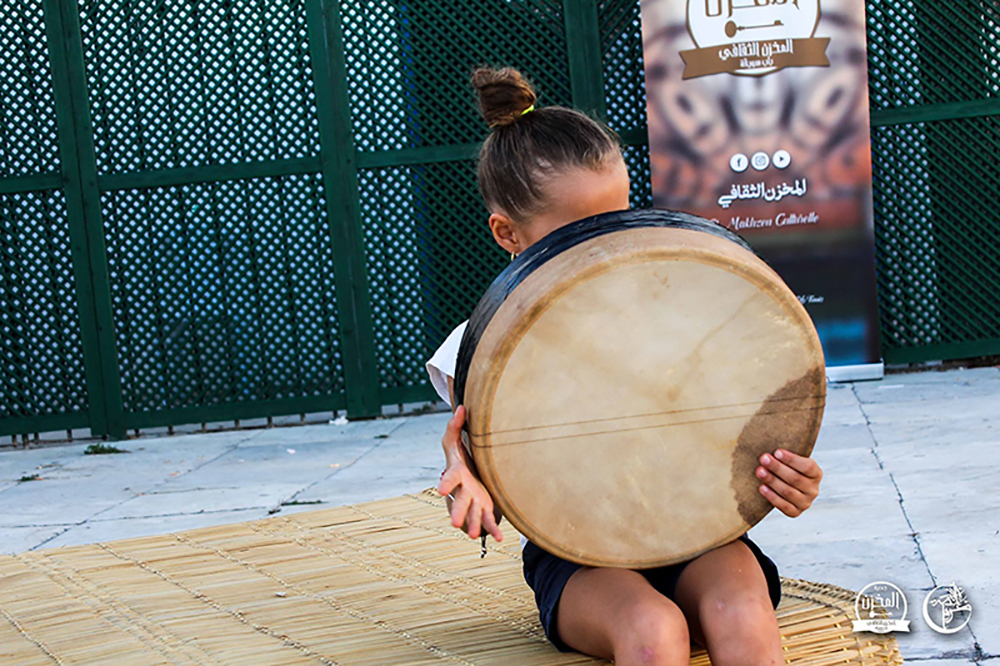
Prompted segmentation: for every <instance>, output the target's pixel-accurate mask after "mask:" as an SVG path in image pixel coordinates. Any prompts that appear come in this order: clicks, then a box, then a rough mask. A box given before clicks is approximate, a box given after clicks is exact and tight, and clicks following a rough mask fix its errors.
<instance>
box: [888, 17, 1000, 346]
mask: <svg viewBox="0 0 1000 666" xmlns="http://www.w3.org/2000/svg"><path fill="white" fill-rule="evenodd" d="M868 37H869V39H868V42H869V85H870V96H871V104H872V109H873V111H874V114H873V119H875V120H877V119H878V118H879V112H890V111H892V110H894V109H900V108H903V109H913V110H915V111H916V112H917V113H919V112H920V111H921V107H927V106H928V105H935V104H951V105H952V106H951V107H948V110H947V111H941V112H938V115H937V118H935V119H934V120H933V121H928V122H912V123H905V124H895V125H886V126H882V127H875V128H874V129H873V131H872V140H873V161H874V164H873V167H874V174H873V181H874V197H875V213H876V215H875V220H876V236H877V243H876V250H877V253H878V280H879V298H880V309H881V318H882V336H883V347H884V349H885V352H886V355H887V358H888V359H889V360H894V359H898V360H904V361H915V360H924V359H925V358H928V359H929V358H940V357H941V355H942V353H941V352H940V351H937V350H935V349H934V346H935V345H942V344H944V345H949V344H960V343H974V342H976V341H979V340H996V339H1000V304H998V303H997V302H996V299H993V298H983V297H982V295H983V294H989V293H996V291H997V290H1000V252H998V251H997V249H996V246H995V244H993V243H991V242H989V241H987V240H986V239H992V238H995V237H996V235H997V234H998V233H1000V212H998V211H1000V115H993V116H984V117H969V118H961V117H960V118H956V119H951V120H948V119H947V117H948V116H947V114H948V113H952V114H954V115H961V114H962V112H963V109H964V108H967V107H965V103H968V102H977V103H981V101H982V100H988V99H995V98H997V97H1000V6H998V5H997V3H995V2H992V1H986V0H973V1H970V2H964V3H919V2H915V1H913V0H903V1H899V2H891V3H890V2H874V1H871V2H869V3H868ZM942 117H943V118H945V119H938V118H942ZM876 124H878V123H876ZM927 346H930V351H928V352H927V353H926V354H925V353H923V352H921V351H920V348H921V347H927Z"/></svg>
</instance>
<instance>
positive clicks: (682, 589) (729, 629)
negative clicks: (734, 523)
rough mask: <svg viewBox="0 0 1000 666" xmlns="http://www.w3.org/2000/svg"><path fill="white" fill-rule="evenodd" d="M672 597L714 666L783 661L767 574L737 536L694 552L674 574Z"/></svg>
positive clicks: (756, 665)
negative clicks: (699, 553) (712, 547)
mask: <svg viewBox="0 0 1000 666" xmlns="http://www.w3.org/2000/svg"><path fill="white" fill-rule="evenodd" d="M674 598H675V599H676V600H677V605H678V606H680V607H681V608H682V609H683V610H684V614H685V616H686V617H687V620H688V627H689V628H690V631H691V636H692V638H694V640H695V641H697V642H698V644H699V645H702V646H704V647H705V648H706V649H707V650H708V655H709V657H710V658H711V659H712V664H713V665H714V666H737V665H745V666H764V665H772V664H775V665H777V664H784V663H785V660H784V656H783V655H782V650H781V632H780V630H779V629H778V620H777V617H776V616H775V614H774V607H773V605H772V603H771V598H770V596H769V595H768V591H767V579H766V578H765V577H764V572H763V571H761V568H760V564H759V563H758V562H757V558H756V557H754V554H753V552H752V551H751V550H750V548H749V547H748V546H747V545H746V544H745V543H743V542H742V541H733V542H731V543H728V544H726V545H725V546H721V547H719V548H716V549H715V550H711V551H709V552H707V553H705V554H704V555H700V556H699V557H697V558H695V559H694V560H693V561H692V562H691V563H690V564H688V565H687V566H686V567H685V568H684V571H683V572H681V575H680V577H679V578H678V579H677V588H676V590H675V594H674Z"/></svg>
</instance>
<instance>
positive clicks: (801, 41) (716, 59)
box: [680, 0, 830, 79]
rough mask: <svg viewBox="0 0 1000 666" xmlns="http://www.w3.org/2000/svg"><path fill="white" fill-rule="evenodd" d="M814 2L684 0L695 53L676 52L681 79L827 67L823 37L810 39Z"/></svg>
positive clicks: (826, 39) (817, 12) (815, 14)
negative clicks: (681, 66)
mask: <svg viewBox="0 0 1000 666" xmlns="http://www.w3.org/2000/svg"><path fill="white" fill-rule="evenodd" d="M819 3H820V0H688V4H687V27H688V32H689V33H691V38H692V39H693V40H694V43H695V45H696V46H697V47H698V48H696V49H690V50H688V51H681V52H680V55H681V58H683V60H684V64H685V68H684V78H685V79H694V78H698V77H701V76H709V75H711V74H721V73H723V72H728V73H730V74H736V75H739V76H763V75H765V74H770V73H771V72H777V71H779V70H782V69H784V68H785V67H829V66H830V61H829V60H828V59H827V57H826V48H827V46H829V44H830V38H829V37H821V38H817V37H814V34H815V32H816V25H817V24H818V23H819V16H820V7H819Z"/></svg>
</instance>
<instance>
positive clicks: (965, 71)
mask: <svg viewBox="0 0 1000 666" xmlns="http://www.w3.org/2000/svg"><path fill="white" fill-rule="evenodd" d="M943 4H944V3H919V4H918V3H917V2H915V1H909V0H894V1H893V2H875V1H874V0H872V1H870V2H869V28H870V30H869V32H870V50H871V53H870V64H871V85H872V95H871V98H872V110H873V111H872V118H873V123H874V125H875V126H876V129H875V130H874V132H873V141H874V148H875V191H876V213H877V225H878V239H879V248H878V251H879V294H880V297H881V303H882V324H883V339H884V340H885V354H886V358H887V360H889V361H897V362H898V361H902V362H907V361H916V360H925V359H931V358H952V357H957V356H970V355H977V354H988V353H998V352H1000V305H998V302H997V299H996V298H995V291H996V289H997V287H998V286H1000V261H998V256H1000V252H998V251H997V250H996V249H995V244H994V243H993V242H992V238H993V237H994V236H995V235H996V234H997V233H998V232H1000V228H998V226H1000V224H998V213H997V211H998V210H1000V201H998V198H1000V188H998V185H1000V183H998V179H1000V167H998V164H1000V159H998V158H1000V154H998V153H1000V134H998V124H997V115H998V113H1000V108H998V106H997V96H998V87H997V81H998V77H1000V74H998V72H1000V66H998V62H997V60H998V54H997V48H998V47H997V44H998V42H1000V39H998V37H1000V27H998V10H997V6H996V3H995V2H992V0H982V1H973V2H967V3H959V4H960V6H952V5H951V3H948V4H949V6H947V7H945V6H939V5H943ZM925 5H933V7H927V6H925ZM0 26H2V28H3V30H2V31H0V59H2V60H0V68H2V71H3V72H4V74H5V76H4V79H3V80H2V81H0V112H2V114H3V117H2V120H0V299H2V300H0V336H2V337H0V363H2V368H0V434H3V435H10V434H17V433H32V432H38V431H50V430H62V429H68V428H79V427H89V428H91V429H92V431H93V432H94V433H97V434H107V435H110V436H112V437H122V436H124V435H125V433H126V431H127V430H128V429H132V428H144V427H153V426H160V425H171V424H179V423H198V422H208V421H226V420H234V419H241V418H251V417H263V416H272V415H279V414H296V413H307V412H321V411H330V410H342V409H346V410H347V413H348V415H350V416H353V417H362V416H372V415H375V414H378V413H380V410H381V407H382V405H386V404H397V403H403V402H412V401H419V400H425V399H429V398H431V397H432V392H431V390H430V389H429V387H428V385H427V381H426V376H425V373H424V370H423V362H424V360H425V359H426V358H427V357H428V356H429V354H430V352H431V351H432V350H433V349H434V348H435V347H436V345H437V344H438V343H440V341H441V340H443V338H444V337H445V336H446V335H447V333H448V332H449V331H450V330H451V329H452V327H454V326H455V325H457V324H458V323H459V322H460V321H462V320H463V319H465V318H466V317H467V316H468V313H469V312H470V311H471V309H472V307H473V305H474V304H475V301H476V300H477V299H478V296H479V295H480V294H481V293H482V291H483V290H484V289H485V287H486V286H487V285H488V284H489V282H490V281H491V280H492V278H493V276H495V275H496V273H497V272H499V270H500V269H501V268H502V267H503V265H504V262H505V260H506V259H505V257H504V256H503V254H502V253H501V252H500V251H499V249H498V248H496V246H495V244H494V243H493V242H492V240H491V238H490V236H489V234H488V231H487V228H486V225H485V218H486V214H487V213H486V210H485V209H484V207H483V204H482V203H481V201H480V200H479V196H478V193H477V190H476V185H475V170H474V168H475V162H474V155H475V151H476V148H477V144H478V142H480V141H481V140H482V138H483V137H484V135H485V130H484V128H483V125H482V123H481V121H480V119H479V118H478V115H477V111H476V109H475V106H474V100H473V98H472V95H471V91H470V90H469V88H468V84H467V75H468V72H469V70H470V69H471V67H472V66H473V65H476V64H515V65H516V66H518V67H519V68H521V69H522V70H523V71H525V72H526V73H527V74H528V75H529V76H530V77H531V78H532V79H533V80H534V81H535V83H536V84H537V86H538V88H539V89H540V91H541V94H542V99H541V103H542V104H572V105H575V106H577V107H579V108H583V109H586V110H588V111H590V112H592V113H594V114H596V115H597V116H600V117H602V118H604V119H606V120H607V121H608V122H609V124H610V125H611V126H612V127H614V128H615V129H616V130H617V131H618V132H619V133H620V134H621V135H622V137H623V139H624V141H625V143H626V148H625V153H626V158H627V161H628V164H629V168H630V170H631V173H632V180H633V204H634V205H636V206H643V205H648V203H649V201H650V192H649V157H648V150H647V147H646V132H645V93H644V77H643V70H642V44H641V33H640V21H639V4H638V2H637V1H636V0H449V2H443V1H442V0H409V1H405V0H366V1H364V2H361V1H359V0H341V1H340V2H338V1H337V0H279V1H273V0H222V1H220V2H203V1H197V0H196V1H189V2H180V1H179V0H178V1H174V0H130V1H127V2H126V1H125V0H27V1H25V2H17V3H3V5H2V6H0ZM990 289H993V291H994V293H993V294H991V293H990ZM991 297H992V298H991Z"/></svg>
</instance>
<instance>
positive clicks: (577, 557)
mask: <svg viewBox="0 0 1000 666" xmlns="http://www.w3.org/2000/svg"><path fill="white" fill-rule="evenodd" d="M651 214H652V216H653V217H656V212H655V211H654V212H652V213H651V212H650V211H644V212H638V211H630V212H622V213H614V214H607V215H606V216H598V217H599V218H603V219H602V220H599V222H600V223H601V224H597V225H595V224H594V222H593V220H594V218H591V221H590V223H589V224H590V225H591V226H599V227H600V226H602V225H610V226H603V227H602V228H603V230H604V231H603V235H597V234H586V233H582V234H579V235H580V238H581V240H580V242H572V236H573V230H572V229H569V230H568V231H564V230H559V231H560V232H563V234H562V242H563V245H564V247H561V248H559V249H558V251H557V252H556V251H551V248H549V250H550V256H546V257H545V258H544V261H538V260H537V258H536V259H535V261H536V265H534V266H533V267H532V268H531V271H530V274H527V275H526V276H525V277H523V279H520V280H519V281H518V282H517V283H516V284H515V285H513V286H512V287H511V288H510V290H509V293H507V294H506V295H505V297H504V298H503V299H502V302H500V303H499V304H496V303H494V304H493V306H491V308H490V309H491V312H490V314H489V317H488V321H485V322H483V321H477V320H476V315H474V316H473V319H472V320H470V326H469V328H470V329H473V331H474V332H473V333H472V334H470V333H468V332H467V334H466V339H465V340H463V345H462V346H463V350H462V351H463V353H462V355H461V356H460V362H459V371H458V373H457V376H456V380H459V379H461V380H462V381H461V389H462V392H461V393H459V392H458V391H456V395H457V396H458V397H460V398H461V399H462V402H463V404H465V405H466V409H467V413H468V419H467V429H468V436H469V443H470V446H471V450H472V454H473V457H474V459H475V462H476V465H477V467H478V469H479V473H480V476H481V478H482V479H483V483H484V484H485V485H486V486H487V488H488V489H489V491H490V493H491V495H492V496H493V498H494V500H495V501H496V503H497V505H498V506H499V507H500V509H501V510H502V511H503V513H504V515H505V516H506V517H507V518H508V519H509V520H510V522H511V523H512V524H513V525H514V526H515V527H516V528H517V529H518V530H519V531H520V532H521V533H522V534H524V535H525V536H526V537H527V538H528V539H530V540H531V541H533V542H534V543H536V544H537V545H539V546H540V547H542V548H543V549H545V550H548V551H549V552H552V553H554V554H556V555H558V556H560V557H563V558H565V559H569V560H572V561H575V562H579V563H582V564H587V565H591V566H610V567H628V568H646V567H655V566H662V565H665V564H671V563H674V562H679V561H684V560H688V559H691V558H692V557H695V556H697V555H698V554H700V553H702V552H705V551H706V550H709V549H711V548H714V547H716V546H719V545H721V544H724V543H726V542H728V541H731V540H733V539H735V538H736V537H738V536H739V535H740V534H742V533H744V532H745V531H747V530H748V529H749V528H750V527H752V526H753V525H754V524H756V523H757V522H758V521H759V520H760V519H761V518H763V517H764V516H765V515H766V514H767V512H768V511H769V510H770V509H771V508H772V506H771V504H770V503H769V502H768V501H767V500H766V499H765V498H764V497H763V496H762V495H761V494H760V492H759V491H758V486H759V485H760V483H759V481H758V480H757V478H756V477H755V475H754V470H755V469H756V467H757V465H758V459H759V456H760V454H761V453H763V452H765V451H773V450H774V449H775V448H777V447H779V446H781V447H784V448H787V449H789V450H791V451H794V452H797V453H800V454H802V455H808V454H809V453H810V452H811V451H812V448H813V445H814V443H815V441H816V436H817V434H818V432H819V427H820V422H821V420H822V412H823V407H824V404H825V396H826V384H825V373H824V363H823V354H822V349H821V347H820V343H819V339H818V337H817V335H816V332H815V329H814V327H813V325H812V322H811V320H810V318H809V316H808V314H807V313H806V312H805V310H804V308H803V307H802V306H801V305H800V303H799V301H798V299H797V298H796V297H795V295H794V294H793V293H792V292H791V291H790V290H789V289H788V287H787V286H785V284H784V282H783V281H782V280H781V279H780V278H779V277H778V276H777V275H776V274H775V273H774V272H773V271H772V270H771V269H770V268H769V267H768V266H767V265H766V264H765V263H764V262H763V261H761V260H760V259H759V258H757V257H756V256H755V255H754V254H753V253H752V252H750V251H748V250H747V249H745V248H744V247H741V246H740V245H738V244H737V243H736V242H733V241H732V240H727V239H726V238H721V237H719V236H717V235H712V234H709V233H704V232H702V231H694V230H691V228H677V226H676V225H669V224H667V226H655V225H654V226H644V225H639V226H636V225H630V224H629V223H628V222H629V221H630V220H632V219H637V218H643V219H646V220H647V221H648V220H649V219H650V215H651ZM668 217H669V216H668ZM664 219H667V218H664ZM674 219H676V215H675V216H674ZM616 223H619V228H617V229H615V230H610V231H609V229H613V227H614V225H615V224H616ZM621 223H624V224H621ZM705 224H708V223H707V222H706V223H705ZM583 226H586V225H583ZM571 227H572V225H571ZM692 228H697V227H696V226H695V227H692ZM564 229H566V228H564ZM581 229H582V227H581ZM557 233H558V232H557ZM567 239H568V240H570V242H569V243H566V242H565V241H566V240H567ZM515 270H516V269H515ZM494 297H495V294H494ZM483 310H484V308H477V313H480V314H481V313H482V311H483ZM463 357H464V359H463ZM463 360H464V361H465V362H464V363H463ZM457 384H458V382H457Z"/></svg>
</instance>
